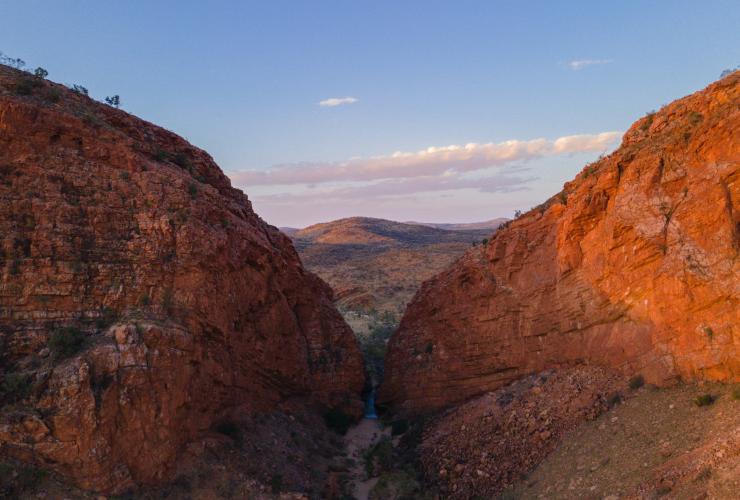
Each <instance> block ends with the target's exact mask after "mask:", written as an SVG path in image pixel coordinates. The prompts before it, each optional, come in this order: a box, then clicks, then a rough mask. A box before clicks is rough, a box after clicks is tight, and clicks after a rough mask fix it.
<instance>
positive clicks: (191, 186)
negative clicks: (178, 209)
mask: <svg viewBox="0 0 740 500" xmlns="http://www.w3.org/2000/svg"><path fill="white" fill-rule="evenodd" d="M188 193H189V194H190V197H191V198H193V199H195V197H196V196H198V186H196V185H195V183H193V182H191V183H190V184H189V185H188Z"/></svg>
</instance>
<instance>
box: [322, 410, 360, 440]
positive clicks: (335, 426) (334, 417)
mask: <svg viewBox="0 0 740 500" xmlns="http://www.w3.org/2000/svg"><path fill="white" fill-rule="evenodd" d="M324 422H325V423H326V426H327V427H328V428H329V429H331V430H333V431H334V432H336V433H337V434H341V435H344V434H346V433H347V431H348V430H349V427H350V425H352V424H353V423H354V419H353V418H352V416H351V415H347V414H346V413H345V412H344V410H342V409H341V408H339V407H334V408H332V409H331V410H329V411H328V412H326V413H325V414H324Z"/></svg>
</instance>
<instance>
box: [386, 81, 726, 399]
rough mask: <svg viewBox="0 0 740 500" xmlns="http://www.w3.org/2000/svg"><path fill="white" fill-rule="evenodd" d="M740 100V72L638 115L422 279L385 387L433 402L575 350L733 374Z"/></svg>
mask: <svg viewBox="0 0 740 500" xmlns="http://www.w3.org/2000/svg"><path fill="white" fill-rule="evenodd" d="M738 103H740V72H735V73H734V74H732V75H730V76H728V77H727V78H725V79H723V80H721V81H719V82H717V83H715V84H713V85H711V86H709V87H708V88H707V89H705V90H703V91H701V92H697V93H695V94H693V95H690V96H688V97H686V98H683V99H681V100H678V101H676V102H674V103H672V104H670V105H668V106H666V107H664V108H663V109H661V110H660V111H659V112H658V113H656V114H655V115H650V116H648V117H645V118H642V119H640V120H638V121H637V122H636V123H635V124H634V125H633V126H632V127H631V128H630V129H629V130H628V131H627V133H626V134H625V136H624V140H623V142H622V145H621V147H620V148H619V149H618V150H617V151H616V152H614V153H613V154H611V155H609V156H608V157H606V158H603V159H601V160H599V161H597V162H595V163H593V164H591V165H588V166H587V167H586V168H585V169H584V170H583V171H582V172H581V173H580V174H579V175H578V176H577V177H576V179H575V180H574V181H572V182H569V183H567V184H566V185H565V188H564V190H563V191H562V193H560V194H559V195H556V196H555V197H553V198H551V199H550V200H548V202H546V203H545V204H543V205H542V206H540V207H537V208H535V209H533V210H531V211H530V212H528V213H527V214H525V215H524V216H522V217H520V218H519V219H517V220H515V221H514V222H512V223H511V224H510V225H509V227H507V228H505V229H501V230H499V231H498V232H497V233H496V235H495V236H494V237H493V238H492V239H491V241H490V242H489V243H488V245H486V246H485V247H477V248H476V249H473V250H470V251H469V252H468V253H467V254H466V255H465V256H464V257H463V258H461V259H460V260H459V261H458V262H457V264H456V265H454V266H453V267H452V268H451V269H449V270H448V271H446V272H443V273H442V274H440V275H438V276H436V277H435V278H433V279H431V280H430V281H428V282H426V283H425V284H424V285H423V286H422V288H421V290H420V291H419V292H418V293H417V295H416V296H415V298H414V300H413V301H412V303H411V304H410V306H409V308H408V310H407V311H406V314H405V316H404V318H403V321H402V323H401V326H400V328H399V330H398V331H397V332H396V333H395V334H394V336H393V337H392V339H391V341H390V345H389V352H388V356H387V359H386V378H385V381H384V383H383V385H382V387H381V391H380V394H379V403H380V404H384V405H386V406H390V407H392V408H394V409H397V410H403V411H407V412H423V411H431V410H436V409H439V408H442V407H445V406H448V405H452V404H455V403H458V402H461V401H464V400H466V399H469V398H471V397H472V396H475V395H478V394H481V393H484V392H486V391H490V390H493V389H496V388H498V387H500V386H502V385H504V384H507V383H509V382H511V381H513V380H515V379H518V378H520V377H522V376H523V375H525V374H529V373H533V372H537V371H540V370H542V369H546V368H551V367H561V366H570V365H578V364H594V365H601V366H605V367H610V368H616V369H618V370H620V371H621V372H623V373H625V374H637V373H640V374H642V375H643V376H644V377H645V380H647V381H648V382H651V383H656V384H665V383H669V382H670V381H672V380H675V379H677V378H682V379H687V380H694V379H709V380H728V381H729V380H738V379H739V378H740V313H739V311H740V307H739V304H738V296H739V293H738V292H739V291H740V258H739V257H740V255H739V253H740V134H738V130H740V106H738ZM427 346H433V349H429V348H428V347H427Z"/></svg>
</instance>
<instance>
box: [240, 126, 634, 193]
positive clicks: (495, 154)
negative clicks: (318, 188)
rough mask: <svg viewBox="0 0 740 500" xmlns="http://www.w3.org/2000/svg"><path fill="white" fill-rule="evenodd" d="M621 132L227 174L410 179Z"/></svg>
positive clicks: (254, 178) (608, 139)
mask: <svg viewBox="0 0 740 500" xmlns="http://www.w3.org/2000/svg"><path fill="white" fill-rule="evenodd" d="M620 135H621V133H620V132H602V133H599V134H581V135H569V136H564V137H559V138H557V139H554V140H548V139H532V140H526V141H522V140H509V141H504V142H499V143H493V142H489V143H485V144H477V143H469V144H465V145H463V146H458V145H451V146H443V147H429V148H427V149H424V150H421V151H417V152H409V153H407V152H400V151H397V152H395V153H393V154H391V155H388V156H378V157H374V158H360V159H353V160H349V161H345V162H322V163H294V164H288V165H279V166H275V167H273V168H272V169H270V170H245V171H241V172H233V173H231V174H230V177H231V179H232V180H233V181H234V182H235V183H236V184H237V185H242V186H255V185H261V186H287V185H298V184H306V185H316V184H322V183H336V182H367V181H378V180H383V179H399V178H400V179H406V178H410V179H413V178H419V177H430V176H440V175H450V173H468V172H474V171H477V170H483V169H486V168H489V167H493V166H502V165H506V164H511V163H514V162H522V161H527V160H531V159H534V158H541V157H544V156H555V155H560V154H566V153H583V152H605V151H606V150H608V149H609V148H611V147H612V146H613V145H614V143H615V142H616V141H617V140H618V139H619V137H620Z"/></svg>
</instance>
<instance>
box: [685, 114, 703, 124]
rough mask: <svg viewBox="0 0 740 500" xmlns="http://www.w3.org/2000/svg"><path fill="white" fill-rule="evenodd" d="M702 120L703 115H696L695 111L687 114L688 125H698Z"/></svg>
mask: <svg viewBox="0 0 740 500" xmlns="http://www.w3.org/2000/svg"><path fill="white" fill-rule="evenodd" d="M703 120H704V115H702V114H701V113H697V112H696V111H692V112H691V113H689V123H690V124H691V125H698V124H700V123H701V122H702V121H703Z"/></svg>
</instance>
